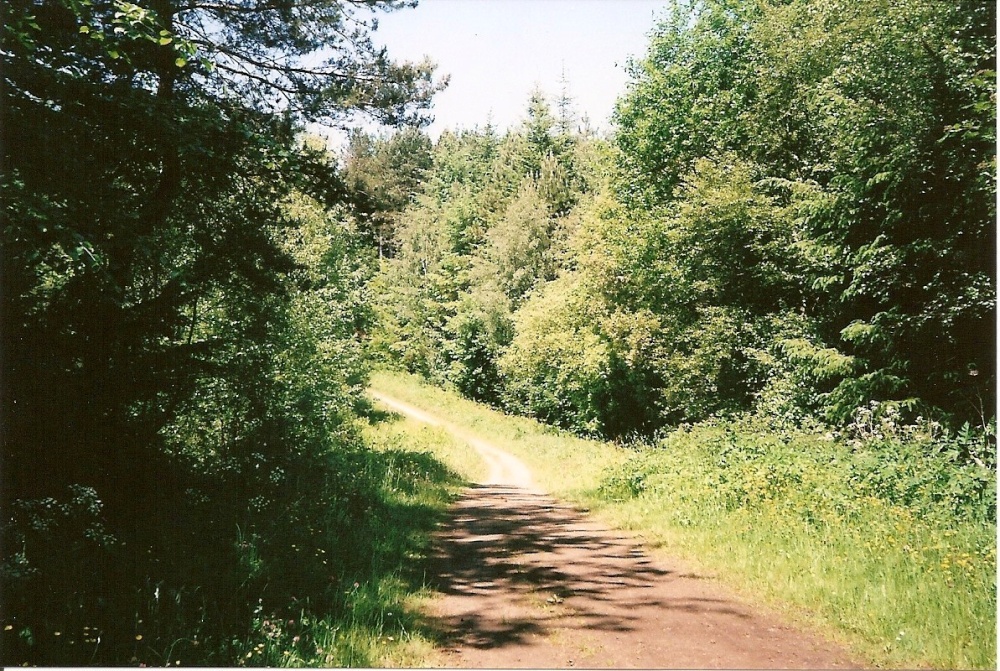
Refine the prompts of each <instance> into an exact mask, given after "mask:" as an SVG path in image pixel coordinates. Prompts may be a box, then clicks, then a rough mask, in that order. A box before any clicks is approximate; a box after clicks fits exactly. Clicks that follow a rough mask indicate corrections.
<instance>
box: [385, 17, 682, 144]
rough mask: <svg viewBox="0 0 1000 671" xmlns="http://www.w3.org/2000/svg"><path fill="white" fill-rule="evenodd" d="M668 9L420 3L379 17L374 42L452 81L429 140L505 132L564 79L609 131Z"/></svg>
mask: <svg viewBox="0 0 1000 671" xmlns="http://www.w3.org/2000/svg"><path fill="white" fill-rule="evenodd" d="M668 4H669V0H421V1H420V4H419V6H418V7H417V8H416V9H403V10H399V11H396V12H392V13H388V14H382V15H381V17H380V19H379V29H378V31H377V32H376V33H375V34H374V35H373V38H374V40H375V41H376V43H381V44H384V45H385V46H386V47H387V48H388V50H389V54H390V56H391V57H393V58H394V59H395V60H412V61H419V60H421V59H422V58H423V57H424V56H425V55H426V56H429V57H430V58H431V60H432V61H434V62H435V63H437V65H438V72H439V73H441V74H447V75H450V77H451V82H450V84H449V86H448V88H447V89H445V90H444V91H442V92H440V93H438V94H437V95H436V96H435V102H434V109H433V111H432V114H433V116H434V117H435V121H434V123H433V124H431V126H430V127H429V128H428V132H429V134H430V135H431V137H432V138H437V137H438V136H439V135H440V133H441V131H443V130H444V129H455V128H473V127H475V126H480V127H482V126H484V125H485V124H486V122H487V120H489V119H492V122H493V124H494V126H496V127H497V128H498V129H499V130H501V131H502V130H506V129H507V128H510V127H513V126H516V125H517V124H518V123H519V122H520V121H521V120H522V119H523V118H524V116H525V114H526V110H527V108H528V97H529V95H530V94H531V91H532V89H533V88H534V87H535V86H536V84H537V85H538V86H540V87H541V89H542V91H543V92H545V93H546V95H547V96H548V97H549V100H550V102H552V101H553V99H554V98H555V96H556V95H558V94H559V92H560V90H561V88H562V86H561V84H560V80H561V79H562V76H563V73H564V72H565V78H566V80H567V82H568V92H569V94H570V96H571V97H572V98H573V99H574V104H575V107H576V110H577V112H578V114H586V115H587V117H588V118H589V120H590V122H591V125H592V127H594V128H595V129H597V130H608V129H609V128H610V124H609V119H610V116H611V112H612V110H613V108H614V103H615V100H616V99H617V98H618V96H619V95H621V94H622V93H623V92H624V91H625V88H626V84H627V82H628V79H629V77H628V72H627V69H626V66H627V64H628V60H629V58H630V57H632V56H635V57H640V58H641V57H642V56H643V55H644V54H645V51H646V45H647V36H648V33H649V31H650V30H651V29H652V28H653V25H654V23H655V20H656V18H657V17H660V16H662V15H663V14H664V11H665V9H666V8H667V6H668Z"/></svg>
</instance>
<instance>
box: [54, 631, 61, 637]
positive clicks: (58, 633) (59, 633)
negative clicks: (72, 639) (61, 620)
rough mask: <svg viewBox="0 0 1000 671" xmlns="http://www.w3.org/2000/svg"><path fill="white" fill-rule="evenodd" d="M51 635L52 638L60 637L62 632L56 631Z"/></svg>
mask: <svg viewBox="0 0 1000 671" xmlns="http://www.w3.org/2000/svg"><path fill="white" fill-rule="evenodd" d="M53 635H54V636H62V632H61V631H56V632H53Z"/></svg>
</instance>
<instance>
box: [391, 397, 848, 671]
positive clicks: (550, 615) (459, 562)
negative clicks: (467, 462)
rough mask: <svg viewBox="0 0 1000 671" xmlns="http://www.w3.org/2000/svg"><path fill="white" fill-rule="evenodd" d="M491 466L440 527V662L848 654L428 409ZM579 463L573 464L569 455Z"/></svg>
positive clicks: (535, 664)
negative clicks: (615, 523) (660, 549)
mask: <svg viewBox="0 0 1000 671" xmlns="http://www.w3.org/2000/svg"><path fill="white" fill-rule="evenodd" d="M371 393H372V396H373V397H374V398H375V399H376V400H377V401H378V402H379V403H381V404H382V405H383V406H385V407H387V408H389V409H391V410H393V411H395V412H399V413H401V414H404V415H408V416H410V417H412V418H414V419H416V420H418V421H421V422H425V423H427V424H431V425H434V426H441V427H444V428H446V429H448V430H449V431H452V432H453V433H454V434H455V435H456V436H458V437H459V438H460V439H462V440H465V441H467V442H468V443H469V444H470V445H471V446H472V447H473V448H474V449H475V450H476V451H477V452H479V454H481V455H482V456H483V458H484V459H485V460H486V462H487V463H488V464H489V466H490V471H489V474H488V475H487V476H486V477H485V478H484V479H483V482H481V483H478V484H476V485H474V486H472V487H470V488H469V489H467V490H466V491H465V493H464V494H463V495H462V496H461V498H460V499H459V500H458V501H457V502H456V503H455V504H454V506H453V509H452V513H451V516H450V519H449V521H448V522H447V523H446V524H445V525H444V526H443V527H442V528H441V529H440V530H439V531H438V533H437V535H436V538H435V548H436V552H435V554H434V556H433V557H432V558H431V560H430V565H429V566H428V569H427V575H428V579H429V581H430V582H431V584H432V585H433V586H434V587H435V588H436V589H437V591H438V592H440V593H441V594H442V597H441V598H440V599H437V600H436V601H434V604H433V612H432V613H430V615H431V616H432V618H433V620H434V621H435V623H436V625H437V626H438V627H440V629H441V630H442V631H443V632H445V644H444V649H443V650H442V659H441V660H440V661H441V663H443V664H444V665H445V666H448V667H466V668H501V669H502V668H569V667H574V666H576V667H583V668H608V667H616V668H629V667H632V668H636V667H637V668H844V667H852V668H854V667H857V666H858V665H857V663H856V662H854V661H852V659H851V658H850V657H849V655H848V653H846V652H845V651H844V650H842V649H840V648H838V647H837V646H836V645H834V644H832V643H830V642H827V641H824V640H822V639H820V638H818V637H816V636H815V635H811V634H807V633H804V632H801V631H798V630H796V629H794V628H792V627H790V626H788V625H787V624H784V623H782V622H780V621H779V620H778V619H777V618H775V617H774V616H772V615H770V614H766V613H762V612H759V611H758V609H755V608H751V607H749V606H748V605H747V604H745V603H742V602H740V601H739V600H737V599H736V598H735V597H734V596H732V595H731V594H728V593H727V592H726V591H725V590H724V589H723V588H722V587H720V586H719V585H718V584H716V583H715V581H714V580H712V579H711V578H710V577H707V576H702V575H698V574H696V573H692V572H691V571H690V570H688V569H687V568H686V567H684V566H683V564H682V563H680V562H676V561H673V560H664V559H663V558H661V557H657V559H656V560H653V559H651V558H650V557H649V556H648V555H647V553H646V551H645V550H644V549H643V548H642V547H641V545H640V544H639V543H638V542H637V541H636V540H635V539H634V538H629V537H628V536H627V535H625V534H623V533H621V532H615V531H610V530H608V529H607V528H605V527H603V526H601V525H600V524H598V523H596V522H595V521H594V520H592V519H589V518H588V517H587V516H585V515H584V514H582V513H581V512H579V511H578V510H576V509H574V508H572V507H570V506H568V505H566V504H563V503H560V502H558V501H556V500H555V499H553V498H552V497H550V496H548V495H546V494H544V493H542V492H541V491H539V490H537V489H535V488H534V487H533V485H532V479H531V472H530V470H529V469H528V468H527V466H525V464H524V463H523V462H521V461H520V460H518V459H517V458H516V457H514V456H513V455H511V454H508V453H506V452H504V451H503V450H500V449H499V448H497V447H496V446H494V445H491V444H490V443H489V442H488V441H486V440H483V439H482V438H481V437H479V436H475V435H472V434H470V433H469V432H468V431H465V430H463V429H461V428H459V427H457V426H455V425H454V424H451V423H449V422H446V421H444V420H442V419H440V418H438V417H435V416H433V415H431V414H429V413H427V412H424V411H423V410H420V409H418V408H415V407H413V406H411V405H409V404H407V403H403V402H402V401H398V400H396V399H393V398H391V397H388V396H385V395H384V394H379V393H375V392H371ZM567 467H571V465H569V464H568V465H567Z"/></svg>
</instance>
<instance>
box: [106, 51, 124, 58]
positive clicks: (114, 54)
mask: <svg viewBox="0 0 1000 671" xmlns="http://www.w3.org/2000/svg"><path fill="white" fill-rule="evenodd" d="M108 56H111V58H113V59H114V58H120V57H121V54H119V53H118V51H117V50H116V49H108Z"/></svg>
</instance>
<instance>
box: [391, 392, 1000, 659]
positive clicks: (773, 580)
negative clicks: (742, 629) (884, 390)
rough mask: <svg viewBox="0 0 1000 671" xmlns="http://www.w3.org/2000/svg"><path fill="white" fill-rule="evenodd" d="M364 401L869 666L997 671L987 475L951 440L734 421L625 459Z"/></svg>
mask: <svg viewBox="0 0 1000 671" xmlns="http://www.w3.org/2000/svg"><path fill="white" fill-rule="evenodd" d="M372 385H373V387H374V388H375V389H378V390H379V391H382V392H384V393H386V394H389V395H391V396H394V397H396V398H399V399H400V400H403V401H406V402H408V403H411V404H413V405H415V406H418V407H421V408H424V409H426V410H429V411H432V412H434V413H436V414H438V415H440V416H442V417H444V418H445V419H447V420H449V421H451V422H453V423H455V424H458V425H460V426H463V427H465V428H468V429H469V430H471V431H474V432H476V433H478V434H479V435H482V436H483V437H484V438H487V439H489V440H491V441H492V442H494V443H496V444H497V445H498V446H500V447H502V448H505V449H508V450H509V451H510V452H512V453H514V454H516V455H518V456H519V457H521V458H522V459H523V460H524V461H525V462H527V463H528V465H529V466H530V467H531V468H532V470H533V471H534V472H535V475H536V480H537V482H538V483H539V484H540V485H542V486H543V487H544V488H546V489H547V490H549V491H550V492H552V493H554V494H557V495H560V496H563V497H565V498H568V499H570V500H573V501H575V502H577V503H581V504H583V505H586V506H589V507H592V508H593V509H594V510H595V511H596V512H598V513H599V514H600V515H601V516H602V517H603V518H604V519H605V520H607V521H609V522H611V523H612V524H614V525H616V526H619V527H621V528H626V529H630V530H635V531H638V532H640V533H642V534H643V535H644V536H645V537H647V538H649V539H651V541H652V542H653V544H654V545H659V546H662V547H663V548H664V549H665V550H666V551H668V552H670V553H671V554H674V555H678V556H682V557H684V558H685V559H687V560H688V561H691V562H693V563H694V564H696V565H697V566H699V567H700V568H701V569H703V570H706V571H709V572H711V573H713V574H715V575H717V576H718V577H719V579H720V580H721V581H723V582H725V583H727V584H729V585H730V586H732V587H734V588H735V589H737V590H738V591H740V592H741V593H743V594H745V595H747V596H748V597H750V598H752V599H755V600H758V601H763V602H765V603H767V604H768V605H770V606H771V607H772V608H776V609H777V610H779V611H782V612H784V613H785V614H786V615H788V616H790V617H791V618H792V619H794V620H797V621H799V622H801V623H804V624H806V625H808V626H813V627H816V628H818V629H820V630H822V631H824V632H826V633H828V634H830V635H832V636H833V637H834V638H836V639H838V640H840V641H842V642H844V643H845V644H847V645H848V646H849V647H851V648H852V649H854V650H855V651H856V653H857V654H858V655H859V656H860V657H862V658H863V659H865V660H867V661H868V662H870V663H872V664H877V665H881V666H894V667H915V666H931V667H936V668H991V667H992V668H995V666H996V607H997V601H996V548H997V543H996V522H995V504H996V475H995V470H993V469H992V468H981V467H978V466H975V465H969V464H967V463H966V460H965V459H964V458H963V457H962V454H961V452H962V449H964V448H962V445H961V444H960V441H957V440H956V439H948V440H944V439H940V438H939V439H933V438H932V437H928V436H921V435H917V434H916V433H914V432H909V433H907V432H905V431H902V430H899V431H897V432H896V433H895V434H892V432H891V431H883V432H882V433H878V434H877V435H876V433H875V432H873V433H872V435H870V436H869V437H868V438H867V439H865V440H858V441H855V442H854V443H851V442H848V441H845V440H834V439H833V438H832V437H831V436H826V435H822V434H817V433H810V432H788V431H786V432H776V431H774V430H772V429H770V428H769V427H767V426H765V425H763V424H760V423H755V422H753V421H744V422H739V423H734V422H730V423H718V424H703V425H698V426H695V427H692V428H689V429H686V430H682V431H677V432H674V433H673V434H671V435H670V436H668V437H667V438H666V439H665V440H663V441H662V442H660V443H659V444H657V445H656V446H652V447H648V448H643V449H641V450H630V449H623V448H621V447H617V446H614V445H610V444H606V443H601V442H598V441H592V440H582V439H580V438H577V437H574V436H571V435H569V434H566V433H562V432H559V431H557V430H554V429H552V428H550V427H546V426H543V425H541V424H538V423H537V422H534V421H531V420H528V419H525V418H520V417H510V416H505V415H503V414H502V413H498V412H496V411H494V410H491V409H488V408H485V407H483V406H481V405H479V404H476V403H473V402H471V401H468V400H465V399H462V398H460V397H458V396H457V395H455V394H452V393H449V392H446V391H443V390H441V389H437V388H435V387H432V386H429V385H426V384H424V383H423V382H421V381H420V380H419V379H417V378H415V377H412V376H405V375H399V374H394V373H379V374H376V375H375V376H373V380H372ZM890 429H891V427H890ZM966 447H968V446H966ZM991 511H993V512H991Z"/></svg>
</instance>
